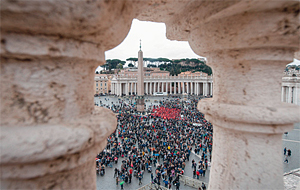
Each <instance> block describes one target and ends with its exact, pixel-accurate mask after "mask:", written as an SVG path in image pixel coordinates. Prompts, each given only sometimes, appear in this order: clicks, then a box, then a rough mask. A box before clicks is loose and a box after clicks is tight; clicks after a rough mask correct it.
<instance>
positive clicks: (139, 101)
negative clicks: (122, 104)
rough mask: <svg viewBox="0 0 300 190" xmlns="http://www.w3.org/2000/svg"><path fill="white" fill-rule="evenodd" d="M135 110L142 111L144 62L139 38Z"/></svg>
mask: <svg viewBox="0 0 300 190" xmlns="http://www.w3.org/2000/svg"><path fill="white" fill-rule="evenodd" d="M136 103H137V111H139V112H143V111H144V104H145V103H144V62H143V52H142V44H141V40H140V50H139V53H138V81H137V100H136Z"/></svg>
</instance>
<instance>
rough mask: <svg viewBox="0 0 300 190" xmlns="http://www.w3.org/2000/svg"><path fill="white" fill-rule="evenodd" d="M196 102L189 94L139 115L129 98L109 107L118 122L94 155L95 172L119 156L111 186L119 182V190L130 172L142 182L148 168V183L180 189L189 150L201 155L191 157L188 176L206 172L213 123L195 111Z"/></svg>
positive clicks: (113, 161) (167, 101)
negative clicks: (114, 181) (106, 141)
mask: <svg viewBox="0 0 300 190" xmlns="http://www.w3.org/2000/svg"><path fill="white" fill-rule="evenodd" d="M197 102H198V100H197V99H193V98H191V99H189V101H181V100H180V99H177V100H168V99H166V100H162V101H160V102H159V105H156V106H155V105H151V106H150V107H149V109H148V110H147V112H146V114H144V115H143V116H141V115H139V114H136V111H135V104H134V103H133V101H132V100H131V101H129V103H126V102H124V101H122V100H120V102H119V103H120V104H119V105H116V104H112V106H111V107H110V108H111V109H112V110H113V111H114V112H115V113H118V116H117V117H118V127H117V130H116V131H115V132H114V133H113V134H112V135H111V136H110V137H108V144H107V147H106V149H105V150H104V151H103V152H101V153H99V154H98V155H97V157H96V167H97V169H98V171H99V173H100V174H101V175H104V174H105V168H106V167H113V165H114V164H116V163H118V161H119V159H121V160H122V164H121V167H120V168H115V169H114V171H115V173H114V177H115V178H116V185H118V184H119V183H120V181H121V183H120V184H121V189H122V188H123V183H131V180H132V178H133V177H136V178H138V180H139V184H142V179H143V174H144V172H149V173H151V181H152V182H153V183H157V184H159V185H164V186H165V187H167V188H171V187H172V186H175V188H176V189H179V188H180V182H179V176H180V175H184V171H185V167H186V163H187V162H189V160H190V155H191V153H192V152H194V153H195V154H198V155H200V156H201V159H200V161H199V162H196V161H194V160H192V161H191V163H192V164H191V166H192V168H193V177H194V178H198V179H199V176H205V172H206V170H207V168H208V166H209V161H210V160H211V152H212V140H213V137H212V133H213V127H212V125H211V124H210V123H209V122H207V121H206V120H205V119H204V115H203V114H202V113H200V112H199V111H197V109H196V107H197ZM166 110H167V111H166ZM158 111H160V112H159V114H157V112H158ZM172 111H173V112H174V113H172ZM178 114H179V116H180V117H178Z"/></svg>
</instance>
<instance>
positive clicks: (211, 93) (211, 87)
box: [210, 82, 213, 96]
mask: <svg viewBox="0 0 300 190" xmlns="http://www.w3.org/2000/svg"><path fill="white" fill-rule="evenodd" d="M210 95H211V96H212V95H213V83H212V82H211V83H210Z"/></svg>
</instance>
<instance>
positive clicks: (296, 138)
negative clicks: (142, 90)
mask: <svg viewBox="0 0 300 190" xmlns="http://www.w3.org/2000/svg"><path fill="white" fill-rule="evenodd" d="M118 99H119V98H118V97H113V96H101V97H95V98H94V102H95V104H98V105H99V106H100V105H101V103H100V100H101V102H102V104H103V106H104V107H106V106H107V107H109V106H110V105H111V104H119V102H118ZM121 99H123V100H125V101H129V99H127V98H121ZM163 99H167V98H166V97H152V96H146V97H145V100H146V102H145V103H146V108H148V106H149V105H151V104H152V105H158V104H159V103H158V102H156V101H155V100H158V101H159V100H163ZM169 99H171V98H169ZM282 146H283V147H282V161H283V160H284V156H283V149H284V147H286V148H287V149H291V151H292V156H291V157H289V158H288V160H289V163H288V164H287V163H284V164H283V173H285V175H284V186H285V189H286V190H294V189H296V186H297V184H298V188H300V184H299V182H300V169H299V168H300V159H299V158H300V123H297V124H295V125H294V129H293V130H292V131H289V132H288V134H284V135H283V136H282ZM190 157H191V158H190V161H189V162H187V166H186V168H185V175H187V176H189V177H192V168H191V160H193V159H194V160H195V161H197V162H198V161H199V160H200V158H199V157H198V156H196V155H195V154H193V153H192V154H191V156H190ZM120 166H121V160H120V161H119V163H118V168H120ZM115 167H116V166H113V168H107V169H106V174H105V175H104V176H97V179H96V181H97V190H117V189H121V187H120V185H116V181H115V178H113V175H114V168H115ZM209 169H210V168H208V170H207V172H206V176H205V177H202V178H201V177H200V179H199V180H201V181H204V182H206V183H208V182H209V172H210V170H209ZM142 181H143V184H142V185H138V179H136V178H133V179H132V183H131V184H124V190H131V189H138V188H140V187H142V186H144V185H146V184H148V183H149V182H150V174H149V173H148V172H145V175H144V178H143V180H142ZM172 188H173V189H174V187H172ZM180 189H184V190H192V189H193V190H195V188H192V187H188V186H184V185H183V184H181V186H180Z"/></svg>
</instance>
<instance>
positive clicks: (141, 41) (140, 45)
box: [140, 40, 142, 51]
mask: <svg viewBox="0 0 300 190" xmlns="http://www.w3.org/2000/svg"><path fill="white" fill-rule="evenodd" d="M140 50H141V51H142V40H140Z"/></svg>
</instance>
